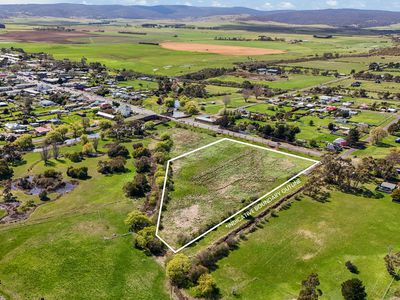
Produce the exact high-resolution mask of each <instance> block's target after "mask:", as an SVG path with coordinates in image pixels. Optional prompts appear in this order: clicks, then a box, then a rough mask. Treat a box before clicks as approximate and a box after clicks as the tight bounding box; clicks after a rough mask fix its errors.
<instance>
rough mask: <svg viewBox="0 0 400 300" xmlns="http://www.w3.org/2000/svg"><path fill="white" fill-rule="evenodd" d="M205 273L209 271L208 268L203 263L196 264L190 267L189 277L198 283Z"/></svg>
mask: <svg viewBox="0 0 400 300" xmlns="http://www.w3.org/2000/svg"><path fill="white" fill-rule="evenodd" d="M205 273H208V269H207V268H206V267H204V266H202V265H194V266H192V267H191V268H190V271H189V275H188V276H189V279H190V281H191V282H193V283H196V282H197V280H199V277H200V276H201V275H203V274H205Z"/></svg>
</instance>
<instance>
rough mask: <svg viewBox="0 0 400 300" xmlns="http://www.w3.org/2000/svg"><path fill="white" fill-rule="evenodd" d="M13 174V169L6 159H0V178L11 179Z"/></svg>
mask: <svg viewBox="0 0 400 300" xmlns="http://www.w3.org/2000/svg"><path fill="white" fill-rule="evenodd" d="M13 175H14V171H13V169H12V168H10V167H9V166H8V164H7V163H6V162H5V161H4V160H0V180H7V179H10V178H11V177H12V176H13Z"/></svg>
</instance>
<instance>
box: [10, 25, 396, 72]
mask: <svg viewBox="0 0 400 300" xmlns="http://www.w3.org/2000/svg"><path fill="white" fill-rule="evenodd" d="M49 22H54V20H49ZM124 26H125V25H124ZM124 26H102V27H101V26H100V27H99V26H87V25H82V26H76V27H74V28H76V29H77V30H80V29H84V30H87V31H89V32H90V34H92V35H94V37H89V38H81V39H72V41H71V42H70V43H67V44H65V43H62V44H56V43H51V41H50V43H43V42H41V43H40V42H36V43H29V42H23V43H22V42H16V41H10V42H9V43H8V42H7V41H5V42H2V46H4V47H11V46H14V47H22V48H24V49H25V50H26V51H28V52H47V53H51V54H53V55H54V56H55V57H56V58H70V59H73V60H80V59H81V58H82V57H86V58H87V59H88V60H89V61H99V62H101V63H104V64H106V65H107V66H109V67H111V68H121V69H122V68H126V69H133V70H135V71H138V72H143V73H147V74H162V75H179V74H184V73H189V72H194V71H197V70H200V69H202V68H207V67H210V65H211V66H213V67H230V66H232V65H233V63H234V62H241V61H249V60H279V59H291V58H299V57H306V56H310V55H315V54H319V55H322V54H323V53H325V52H337V53H349V52H350V51H351V52H353V53H360V52H366V51H368V50H369V49H372V48H373V47H376V45H377V43H379V44H378V45H379V46H382V47H383V46H387V45H388V44H389V43H390V40H389V39H388V38H385V37H372V36H352V37H350V36H340V37H339V36H338V37H335V38H334V39H332V40H330V41H329V42H328V41H322V40H318V39H314V38H312V36H310V35H296V34H273V36H276V37H280V38H285V39H288V40H289V39H303V40H307V41H306V42H304V43H301V44H290V43H287V42H260V41H240V42H239V41H236V42H232V41H217V40H214V38H215V37H216V36H226V35H227V33H226V31H222V30H190V29H170V28H163V29H154V28H153V29H145V28H133V29H132V30H133V31H140V32H146V33H147V35H145V36H136V35H124V34H120V33H118V31H120V30H126V29H125V28H124ZM32 27H33V26H32V25H27V24H25V25H15V24H11V27H10V28H9V29H7V30H6V31H5V32H7V31H8V32H10V31H11V32H12V31H16V30H17V31H18V30H27V29H31V28H32ZM98 30H104V31H105V32H102V33H100V32H96V31H98ZM231 35H232V36H246V38H253V39H257V36H258V34H257V33H256V32H252V33H249V32H246V31H240V30H234V31H230V32H229V36H231ZM141 41H145V42H148V41H150V42H157V43H161V42H169V41H172V42H188V43H202V44H215V45H228V46H241V47H256V48H267V49H276V50H283V51H286V53H284V54H277V55H260V56H254V57H247V56H225V55H219V54H209V53H193V52H188V51H173V50H167V49H163V48H161V47H159V46H156V45H140V44H138V43H139V42H141Z"/></svg>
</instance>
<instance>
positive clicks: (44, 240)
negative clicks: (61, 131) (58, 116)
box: [0, 143, 168, 299]
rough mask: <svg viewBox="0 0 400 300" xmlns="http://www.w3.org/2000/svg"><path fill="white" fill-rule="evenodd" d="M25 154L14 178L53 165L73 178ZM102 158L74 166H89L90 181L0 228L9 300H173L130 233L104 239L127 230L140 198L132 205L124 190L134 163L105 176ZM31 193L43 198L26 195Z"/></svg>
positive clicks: (64, 163)
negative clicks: (100, 168) (24, 218)
mask: <svg viewBox="0 0 400 300" xmlns="http://www.w3.org/2000/svg"><path fill="white" fill-rule="evenodd" d="M102 144H103V143H102ZM78 149H80V146H72V147H66V148H63V149H62V152H63V153H66V152H73V151H76V150H78ZM100 149H101V150H104V148H100ZM24 158H25V160H26V164H24V165H21V166H19V167H16V168H15V176H14V178H18V177H20V176H24V175H27V174H38V173H41V172H43V171H44V170H45V169H47V168H49V167H53V168H56V169H57V170H58V171H61V172H63V176H64V178H67V176H66V174H65V171H66V169H67V167H68V166H70V165H71V163H70V162H69V161H68V160H63V159H60V160H59V161H55V160H51V161H50V165H49V166H48V167H46V166H44V164H43V162H39V163H37V161H38V160H39V159H40V158H39V154H38V153H30V154H28V155H26V156H25V157H24ZM99 159H103V160H104V159H106V158H105V157H100V158H90V159H86V160H84V161H83V162H81V163H77V164H73V165H74V166H78V165H79V166H87V167H88V168H89V175H90V176H91V177H92V178H91V179H88V180H85V181H80V183H79V185H78V187H76V188H75V189H74V190H73V191H72V192H70V193H68V194H66V195H64V196H62V197H61V198H60V199H58V200H57V201H54V202H49V203H45V204H43V205H41V206H39V207H38V208H37V209H36V210H35V211H34V212H33V214H32V215H31V216H30V218H29V219H28V220H27V221H25V222H22V223H17V224H14V225H1V226H0V239H1V241H2V242H1V244H0V257H1V259H0V277H1V281H2V284H1V286H0V293H2V294H4V295H5V296H7V297H8V298H11V299H38V298H40V297H44V298H45V299H65V298H73V299H88V298H103V299H116V298H118V299H154V297H156V298H157V299H168V297H167V296H166V294H165V292H164V280H165V279H164V278H165V277H164V276H165V275H164V272H163V270H162V269H161V267H160V266H159V265H158V264H157V263H156V262H155V261H154V260H153V259H151V258H150V257H147V256H145V255H144V254H143V253H142V252H140V251H138V250H135V249H133V246H132V238H131V236H129V235H128V236H125V237H117V238H114V239H110V240H105V239H104V237H111V236H112V235H113V234H123V233H126V232H127V228H126V226H125V225H124V223H123V221H124V219H125V217H126V215H127V213H128V212H130V211H131V210H133V209H134V208H135V207H137V205H140V203H141V201H138V202H135V203H133V202H132V201H131V200H128V199H127V198H125V196H124V195H123V191H122V187H123V185H124V183H125V182H127V181H129V180H131V178H132V176H133V171H134V169H133V167H132V165H133V164H132V160H130V161H129V162H128V164H127V167H128V168H129V169H130V172H128V173H123V174H119V175H113V176H104V175H101V174H99V173H97V171H96V168H97V162H98V160H99ZM29 167H32V171H30V172H28V171H27V169H28V168H29ZM15 194H16V195H18V193H15ZM32 198H35V199H37V198H38V197H37V196H26V197H24V200H30V199H32ZM19 200H22V199H21V198H19ZM36 202H37V200H36ZM138 274H140V276H138Z"/></svg>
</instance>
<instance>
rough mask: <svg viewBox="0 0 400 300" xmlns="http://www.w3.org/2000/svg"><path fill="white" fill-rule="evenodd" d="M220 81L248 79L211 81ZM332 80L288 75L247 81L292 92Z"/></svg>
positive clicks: (231, 79) (235, 79)
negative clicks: (273, 79)
mask: <svg viewBox="0 0 400 300" xmlns="http://www.w3.org/2000/svg"><path fill="white" fill-rule="evenodd" d="M214 79H216V80H221V81H225V82H237V83H243V81H246V80H248V79H246V78H242V77H236V76H232V75H225V76H220V77H216V78H212V79H211V80H214ZM332 80H334V78H333V77H328V76H312V75H289V78H278V80H276V81H266V80H248V81H250V82H251V83H253V84H259V85H264V86H268V87H270V88H273V89H283V90H294V89H303V88H307V87H312V86H316V85H320V84H323V83H326V82H329V81H332Z"/></svg>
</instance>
